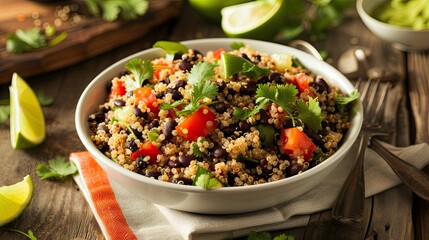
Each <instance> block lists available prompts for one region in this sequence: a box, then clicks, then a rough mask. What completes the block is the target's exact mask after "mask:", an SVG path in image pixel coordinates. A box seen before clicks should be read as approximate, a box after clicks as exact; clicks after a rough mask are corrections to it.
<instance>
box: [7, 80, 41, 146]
mask: <svg viewBox="0 0 429 240" xmlns="http://www.w3.org/2000/svg"><path fill="white" fill-rule="evenodd" d="M9 92H10V140H11V143H12V147H13V148H14V149H24V148H30V147H33V146H36V145H38V144H40V143H42V142H43V141H44V140H45V137H46V130H45V117H44V116H43V111H42V107H41V106H40V103H39V101H38V99H37V97H36V94H34V92H33V90H32V89H31V88H30V86H28V85H27V83H26V82H25V81H24V80H23V79H22V78H21V77H20V76H19V75H18V74H16V73H14V74H13V76H12V85H11V86H10V87H9Z"/></svg>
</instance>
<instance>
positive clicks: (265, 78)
mask: <svg viewBox="0 0 429 240" xmlns="http://www.w3.org/2000/svg"><path fill="white" fill-rule="evenodd" d="M257 82H258V83H269V82H270V80H269V78H268V77H267V76H262V77H260V78H259V79H258V81H257Z"/></svg>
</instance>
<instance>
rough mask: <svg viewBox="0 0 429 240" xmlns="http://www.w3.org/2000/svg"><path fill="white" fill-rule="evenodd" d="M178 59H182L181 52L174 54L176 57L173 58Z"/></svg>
mask: <svg viewBox="0 0 429 240" xmlns="http://www.w3.org/2000/svg"><path fill="white" fill-rule="evenodd" d="M178 59H182V54H180V53H175V54H174V57H173V60H178Z"/></svg>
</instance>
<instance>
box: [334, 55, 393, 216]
mask: <svg viewBox="0 0 429 240" xmlns="http://www.w3.org/2000/svg"><path fill="white" fill-rule="evenodd" d="M355 54H356V55H357V57H358V58H359V57H360V56H359V55H358V54H364V53H362V52H359V51H358V50H357V51H356V53H355ZM364 69H367V68H366V67H364ZM365 76H366V74H365ZM391 86H392V85H391V83H390V82H389V81H387V82H383V81H381V78H379V77H378V78H368V79H366V78H365V79H363V78H362V77H361V78H360V79H359V80H358V81H357V83H356V88H357V89H360V91H359V92H360V94H361V95H360V98H361V100H362V105H363V109H364V121H363V125H362V130H361V135H360V145H359V149H358V157H357V160H356V163H355V165H354V167H353V169H352V170H351V171H350V173H349V175H348V176H347V178H346V180H345V182H344V184H343V186H342V188H341V190H340V194H339V195H338V197H337V200H336V202H335V203H334V206H333V209H332V217H333V218H334V219H336V220H338V221H340V222H343V223H350V222H361V221H362V218H363V212H364V207H365V206H364V202H365V178H364V158H365V151H366V148H367V146H368V143H369V140H370V138H371V137H372V136H375V135H385V134H387V131H386V129H385V128H384V127H383V123H382V118H381V116H382V112H383V109H384V103H385V99H386V96H387V92H388V89H389V88H391Z"/></svg>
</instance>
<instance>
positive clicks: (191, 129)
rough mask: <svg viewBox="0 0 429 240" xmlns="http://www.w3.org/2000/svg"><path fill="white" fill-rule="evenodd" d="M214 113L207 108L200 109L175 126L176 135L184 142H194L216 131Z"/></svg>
mask: <svg viewBox="0 0 429 240" xmlns="http://www.w3.org/2000/svg"><path fill="white" fill-rule="evenodd" d="M216 126H217V121H216V115H215V113H214V112H213V111H212V110H210V109H209V108H208V107H207V106H202V107H200V108H199V109H198V110H197V111H196V112H194V113H192V114H191V115H190V116H189V117H187V118H186V119H185V120H183V121H182V122H181V123H179V124H178V125H177V126H176V131H177V134H178V135H179V136H180V137H182V138H183V139H185V140H188V141H191V142H192V141H195V140H197V139H198V137H205V136H207V134H209V133H210V132H212V131H213V130H215V129H216Z"/></svg>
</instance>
